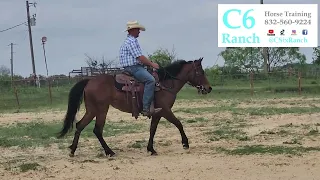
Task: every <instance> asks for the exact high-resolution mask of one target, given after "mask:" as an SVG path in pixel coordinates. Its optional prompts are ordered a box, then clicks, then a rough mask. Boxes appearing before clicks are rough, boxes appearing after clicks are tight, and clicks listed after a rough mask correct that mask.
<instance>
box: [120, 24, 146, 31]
mask: <svg viewBox="0 0 320 180" xmlns="http://www.w3.org/2000/svg"><path fill="white" fill-rule="evenodd" d="M134 28H139V29H140V30H141V31H145V30H146V28H145V27H144V26H143V25H141V24H139V22H138V21H128V22H127V29H126V30H124V32H126V31H128V30H130V29H134Z"/></svg>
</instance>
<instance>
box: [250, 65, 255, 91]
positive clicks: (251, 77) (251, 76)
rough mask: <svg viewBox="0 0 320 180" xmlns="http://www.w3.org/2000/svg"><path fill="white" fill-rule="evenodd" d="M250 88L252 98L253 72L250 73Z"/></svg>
mask: <svg viewBox="0 0 320 180" xmlns="http://www.w3.org/2000/svg"><path fill="white" fill-rule="evenodd" d="M250 87H251V96H253V91H254V89H253V72H252V71H251V72H250Z"/></svg>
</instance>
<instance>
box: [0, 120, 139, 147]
mask: <svg viewBox="0 0 320 180" xmlns="http://www.w3.org/2000/svg"><path fill="white" fill-rule="evenodd" d="M94 124H95V121H92V122H91V123H90V124H89V125H88V126H87V127H86V128H85V129H84V130H83V131H82V133H81V136H80V138H86V137H95V135H94V133H93V128H94ZM61 128H62V123H57V122H50V123H48V122H30V123H18V124H16V125H11V126H2V127H0V146H3V147H11V146H19V147H21V148H25V147H31V146H49V145H50V144H51V143H61V142H65V141H66V140H67V139H57V138H56V135H57V132H59V131H60V130H61ZM142 128H143V125H142V124H135V123H131V124H123V123H106V125H105V126H104V132H103V136H104V137H109V136H115V135H119V134H125V133H135V132H140V130H141V129H142ZM74 129H75V128H74ZM73 131H74V130H73ZM73 134H74V133H73V132H70V134H69V135H70V136H69V137H70V138H73Z"/></svg>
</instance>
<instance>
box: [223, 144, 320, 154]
mask: <svg viewBox="0 0 320 180" xmlns="http://www.w3.org/2000/svg"><path fill="white" fill-rule="evenodd" d="M217 150H218V152H224V153H226V154H229V155H251V154H272V155H277V154H289V155H301V154H302V153H306V152H310V151H320V147H302V146H298V147H288V146H264V145H251V146H250V145H246V146H240V147H237V148H235V149H226V148H222V147H220V148H217Z"/></svg>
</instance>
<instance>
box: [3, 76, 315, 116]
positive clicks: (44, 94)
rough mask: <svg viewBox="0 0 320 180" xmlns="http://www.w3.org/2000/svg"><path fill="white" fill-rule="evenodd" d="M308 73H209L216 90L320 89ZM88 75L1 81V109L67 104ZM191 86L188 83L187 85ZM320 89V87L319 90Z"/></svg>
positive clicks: (299, 91) (270, 90) (307, 91)
mask: <svg viewBox="0 0 320 180" xmlns="http://www.w3.org/2000/svg"><path fill="white" fill-rule="evenodd" d="M303 75H306V74H305V73H300V72H294V73H290V74H288V73H268V74H261V73H256V74H255V73H240V74H228V75H208V76H207V77H208V80H209V81H210V84H211V86H212V87H213V93H215V92H216V91H219V93H230V92H231V93H239V92H242V93H245V94H247V95H254V94H255V93H256V92H267V91H268V92H274V93H280V92H295V93H297V94H300V95H301V94H302V93H313V92H318V89H320V88H319V87H320V86H319V85H318V84H319V83H320V81H319V80H320V78H318V76H310V77H308V76H303ZM83 78H88V77H73V78H52V79H42V80H39V81H37V82H36V83H35V82H34V81H33V80H29V79H28V80H15V81H12V82H11V81H0V111H1V110H15V111H16V110H18V111H21V110H27V109H37V108H39V109H41V108H42V107H48V106H49V107H57V106H61V105H62V104H64V105H66V103H67V100H68V94H69V91H70V89H71V87H72V86H73V85H74V84H75V83H76V82H78V81H79V80H81V79H83ZM185 88H186V89H187V88H188V85H186V87H185ZM319 92H320V90H319Z"/></svg>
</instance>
